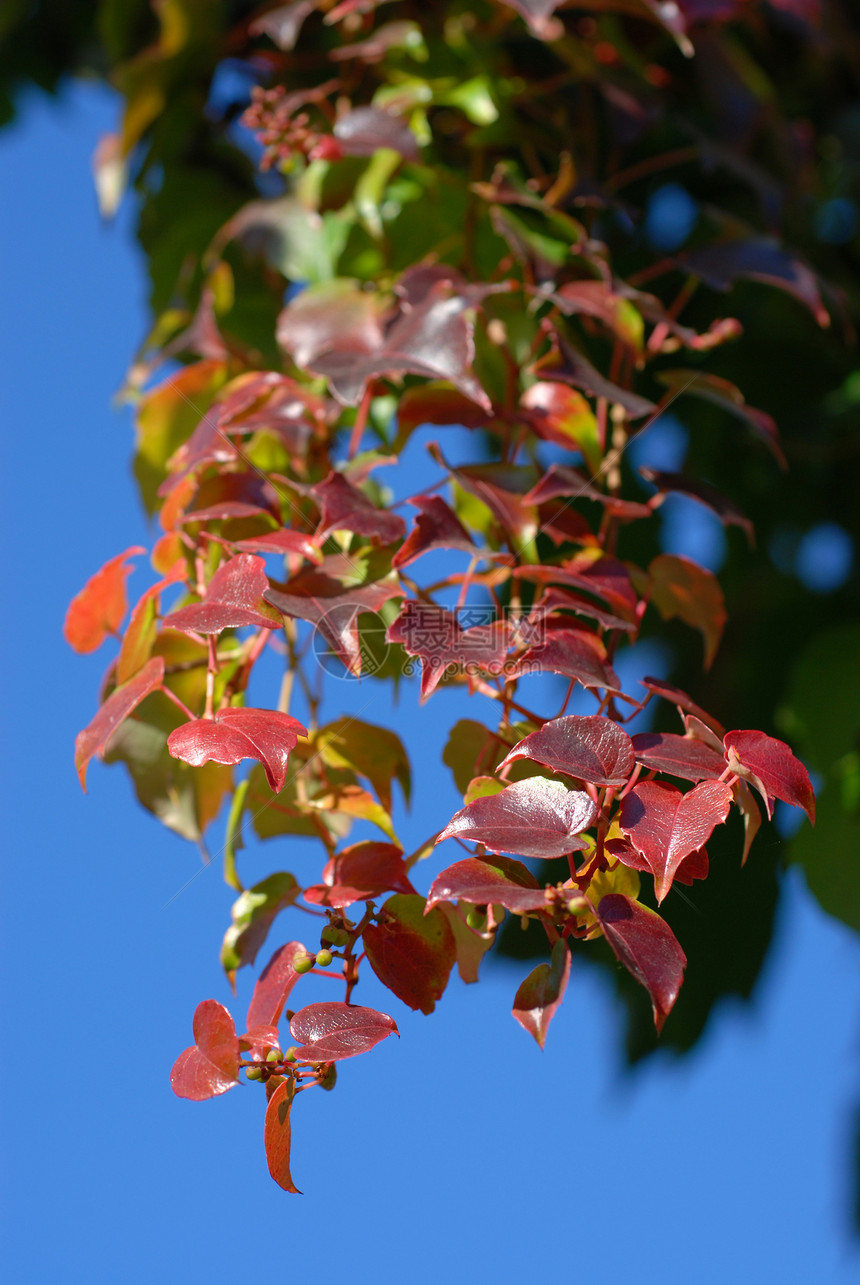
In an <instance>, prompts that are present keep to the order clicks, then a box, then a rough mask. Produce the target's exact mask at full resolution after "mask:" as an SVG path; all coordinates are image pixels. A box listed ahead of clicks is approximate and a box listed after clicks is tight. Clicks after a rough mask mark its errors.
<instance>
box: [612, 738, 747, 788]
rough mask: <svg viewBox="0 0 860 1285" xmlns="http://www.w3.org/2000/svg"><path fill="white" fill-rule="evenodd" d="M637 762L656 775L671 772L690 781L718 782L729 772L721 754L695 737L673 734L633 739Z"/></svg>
mask: <svg viewBox="0 0 860 1285" xmlns="http://www.w3.org/2000/svg"><path fill="white" fill-rule="evenodd" d="M633 749H634V751H635V754H636V762H637V763H641V764H642V766H643V767H648V768H651V769H652V770H653V771H655V772H668V773H670V775H672V776H680V777H683V778H684V779H685V780H687V781H706V780H711V779H713V780H716V778H717V777H719V776H722V774H723V772H724V771H725V770H726V760H725V758H724V757H723V755H722V754H720V753H718V752H717V751H716V750H714V749H712V748H711V746H710V745H706V744H705V742H704V741H702V740H699V739H698V738H697V737H695V736H678V735H676V734H675V733H674V732H640V733H639V734H638V735H637V736H634V737H633Z"/></svg>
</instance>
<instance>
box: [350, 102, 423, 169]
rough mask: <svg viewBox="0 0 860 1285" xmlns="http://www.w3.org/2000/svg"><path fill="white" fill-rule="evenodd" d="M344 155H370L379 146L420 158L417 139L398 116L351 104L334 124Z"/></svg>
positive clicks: (416, 159) (375, 108) (409, 158)
mask: <svg viewBox="0 0 860 1285" xmlns="http://www.w3.org/2000/svg"><path fill="white" fill-rule="evenodd" d="M334 136H335V138H336V139H337V140H338V141H339V143H340V146H341V151H342V153H343V155H344V156H372V155H373V153H374V152H376V151H378V150H379V149H380V147H387V148H390V149H391V151H393V152H399V153H400V155H401V156H402V157H404V159H405V160H407V161H418V160H420V159H421V151H420V149H419V147H418V140H417V139H416V137H415V135H414V134H413V133H412V130H411V129H410V128H409V126H408V125H406V124H405V122H404V121H402V120H401V119H400V118H399V117H397V116H394V115H392V113H391V112H387V111H383V110H382V109H381V108H380V107H354V108H353V109H352V111H349V112H347V113H346V115H345V116H341V117H340V119H339V120H338V122H337V124H336V125H335V127H334Z"/></svg>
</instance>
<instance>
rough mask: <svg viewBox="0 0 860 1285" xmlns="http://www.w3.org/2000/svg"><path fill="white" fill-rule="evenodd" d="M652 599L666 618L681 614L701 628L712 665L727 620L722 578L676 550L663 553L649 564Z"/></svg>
mask: <svg viewBox="0 0 860 1285" xmlns="http://www.w3.org/2000/svg"><path fill="white" fill-rule="evenodd" d="M648 575H649V579H650V585H651V601H652V602H653V603H654V606H655V607H656V608H657V610H658V611H659V612H660V615H661V616H662V617H663V619H664V620H671V619H672V617H673V616H677V617H679V619H681V620H683V621H684V622H685V624H688V625H691V626H692V627H693V629H698V630H699V632H700V633H701V635H702V637H703V638H704V640H705V668H706V669H709V668H710V666H711V662H712V660H713V659H714V656H715V655H716V652H717V648H718V647H719V645H720V639H721V637H722V634H723V629H724V628H725V623H726V619H727V617H726V606H725V602H724V600H723V591H722V589H721V588H720V584H719V581H718V580H717V578H716V576H714V575H712V574H711V572H710V571H706V570H705V568H704V567H700V566H699V565H698V564H697V563H695V562H691V561H690V559H689V558H681V557H678V556H676V555H675V554H674V553H660V554H658V555H657V557H656V558H654V559H653V561H652V562H651V564H650V566H649V567H648Z"/></svg>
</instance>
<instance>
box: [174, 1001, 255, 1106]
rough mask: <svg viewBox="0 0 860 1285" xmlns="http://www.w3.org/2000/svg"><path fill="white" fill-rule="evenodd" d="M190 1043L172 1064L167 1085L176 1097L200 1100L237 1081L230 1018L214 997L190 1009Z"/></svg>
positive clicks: (236, 1045)
mask: <svg viewBox="0 0 860 1285" xmlns="http://www.w3.org/2000/svg"><path fill="white" fill-rule="evenodd" d="M192 1029H193V1031H194V1043H193V1044H192V1046H191V1047H190V1048H187V1049H186V1050H185V1052H184V1053H180V1054H179V1057H178V1058H177V1059H176V1061H175V1062H174V1064H173V1070H172V1071H171V1072H170V1087H171V1088H172V1089H173V1092H174V1093H175V1094H176V1096H177V1097H178V1098H191V1100H192V1101H193V1102H203V1101H205V1099H206V1098H214V1097H216V1096H217V1095H218V1094H219V1093H226V1092H227V1090H228V1089H232V1087H233V1085H234V1084H237V1083H238V1082H239V1041H238V1039H237V1037H236V1028H235V1026H234V1025H233V1019H232V1017H231V1016H230V1014H229V1013H228V1012H227V1010H226V1008H224V1006H223V1005H222V1004H219V1003H218V1002H217V1000H214V999H205V1000H204V1001H203V1003H202V1004H198V1005H197V1008H196V1009H195V1012H194V1024H193V1028H192Z"/></svg>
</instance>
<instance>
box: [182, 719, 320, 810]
mask: <svg viewBox="0 0 860 1285" xmlns="http://www.w3.org/2000/svg"><path fill="white" fill-rule="evenodd" d="M306 735H307V729H306V728H305V727H303V726H302V724H301V723H300V722H298V720H297V719H295V718H291V717H290V715H289V714H282V713H280V711H278V710H274V709H229V708H228V709H221V710H219V711H218V713H217V714H216V715H215V717H214V719H211V718H196V719H194V720H193V721H192V722H190V723H183V724H182V725H181V727H177V728H176V730H175V731H173V732H171V733H170V736H169V737H168V738H167V748H168V750H169V751H170V753H171V754H172V755H173V757H174V758H178V759H182V760H183V761H184V762H185V763H191V764H193V765H194V766H195V767H199V766H200V764H201V763H208V762H209V761H210V760H214V761H215V762H216V763H240V762H241V761H242V759H248V758H250V759H257V760H258V761H259V762H260V763H262V765H263V768H264V770H265V773H266V780H267V781H268V782H269V786H270V788H271V789H272V790H274V791H275V792H276V793H277V792H278V791H279V790H282V789H283V788H284V783H285V781H286V779H287V763H288V760H289V756H290V751H291V750H293V749H295V745H296V741H297V740H298V738H299V737H300V736H306Z"/></svg>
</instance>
